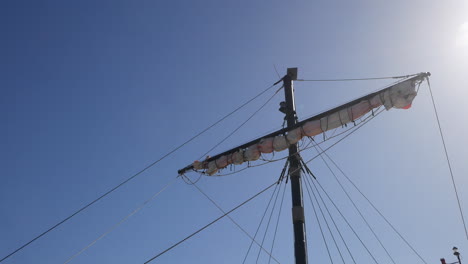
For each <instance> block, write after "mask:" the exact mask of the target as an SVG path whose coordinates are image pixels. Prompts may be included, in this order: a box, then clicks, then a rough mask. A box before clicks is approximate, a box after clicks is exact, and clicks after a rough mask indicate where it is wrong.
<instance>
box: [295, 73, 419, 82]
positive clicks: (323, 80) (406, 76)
mask: <svg viewBox="0 0 468 264" xmlns="http://www.w3.org/2000/svg"><path fill="white" fill-rule="evenodd" d="M416 75H418V74H410V75H403V76H392V77H372V78H353V79H314V80H304V79H297V81H300V82H347V81H369V80H385V79H403V78H409V77H413V76H416Z"/></svg>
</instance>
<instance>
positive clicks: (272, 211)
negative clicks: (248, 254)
mask: <svg viewBox="0 0 468 264" xmlns="http://www.w3.org/2000/svg"><path fill="white" fill-rule="evenodd" d="M281 183H282V182H281ZM285 185H286V184H285ZM280 189H281V188H278V192H277V193H276V197H275V201H274V202H273V206H272V207H271V212H270V217H269V218H268V222H267V224H266V228H265V233H264V234H263V238H262V244H261V245H262V247H263V243H264V242H265V238H266V236H267V233H268V229H269V228H270V222H271V218H272V217H273V213H274V212H275V208H276V202H277V201H278V197H279V194H280ZM260 253H262V251H261V250H259V251H258V255H257V260H256V261H255V263H258V259H259V258H260Z"/></svg>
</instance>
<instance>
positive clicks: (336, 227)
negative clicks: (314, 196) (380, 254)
mask: <svg viewBox="0 0 468 264" xmlns="http://www.w3.org/2000/svg"><path fill="white" fill-rule="evenodd" d="M307 180H308V179H307V178H306V181H307ZM309 185H310V183H309ZM306 186H307V185H306ZM320 198H322V197H321V196H320ZM321 200H322V203H323V204H324V206H325V210H326V211H327V214H328V216H329V217H330V219H331V220H332V223H333V226H334V227H335V229H336V231H337V232H338V234H339V236H340V238H341V241H342V242H343V244H344V245H345V247H346V251H348V254H349V256H350V257H351V259H352V261H353V263H354V264H356V260H355V259H354V256H353V254H352V253H351V250H350V249H349V247H348V244H347V243H346V241H345V239H344V238H343V235H342V234H341V232H340V229H339V228H338V225H337V224H336V222H335V220H334V219H333V217H332V215H331V213H330V210H329V209H328V206H327V204H326V203H325V202H324V201H323V199H321Z"/></svg>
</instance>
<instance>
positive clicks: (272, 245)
mask: <svg viewBox="0 0 468 264" xmlns="http://www.w3.org/2000/svg"><path fill="white" fill-rule="evenodd" d="M285 193H286V184H285V185H284V188H283V195H282V197H281V204H280V207H279V212H278V219H277V220H276V227H275V234H274V235H273V241H272V242H271V249H270V252H271V253H272V254H273V248H274V247H275V240H276V233H277V232H278V225H279V221H280V216H281V209H283V202H284V194H285ZM270 261H271V255H270V258H269V259H268V264H270Z"/></svg>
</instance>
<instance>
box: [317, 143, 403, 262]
mask: <svg viewBox="0 0 468 264" xmlns="http://www.w3.org/2000/svg"><path fill="white" fill-rule="evenodd" d="M319 148H320V147H316V148H315V149H316V150H317V152H318V153H320V151H319ZM320 149H321V148H320ZM320 157H321V158H322V160H323V162H324V163H325V165H326V166H327V168H328V170H330V172H331V174H332V175H333V177H334V178H335V179H336V181H337V182H338V184H339V185H340V187H341V189H342V190H343V192H344V193H345V194H346V197H348V199H349V201H350V202H351V203H352V204H353V207H354V209H356V211H357V212H358V214H359V216H361V218H362V220H363V221H364V223H366V225H367V227H368V228H369V230H370V231H371V232H372V234H373V235H374V237H375V238H376V239H377V241H378V242H379V244H380V246H381V247H382V248H383V249H384V251H385V253H386V254H387V256H388V257H389V258H390V260H391V261H392V263H393V264H396V263H395V260H394V259H393V258H392V256H391V255H390V253H389V252H388V250H387V248H386V247H385V246H384V244H383V243H382V241H381V240H380V238H379V237H378V236H377V234H376V233H375V231H374V229H373V228H372V227H371V226H370V224H369V222H367V220H366V218H365V217H364V215H363V214H362V212H361V210H359V208H358V207H357V205H356V203H355V202H354V201H353V199H352V198H351V196H350V195H349V194H348V192H347V191H346V189H345V188H344V187H343V185H342V184H341V182H340V181H339V180H338V177H337V176H336V174H335V172H334V171H333V170H332V169H331V167H330V165H329V164H328V162H327V161H326V160H325V159H324V158H323V156H322V155H320Z"/></svg>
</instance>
